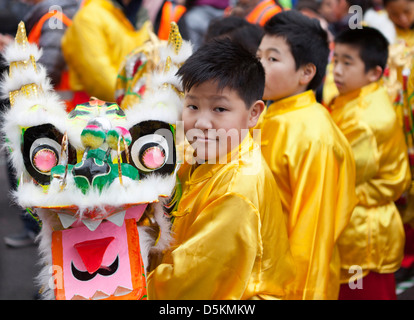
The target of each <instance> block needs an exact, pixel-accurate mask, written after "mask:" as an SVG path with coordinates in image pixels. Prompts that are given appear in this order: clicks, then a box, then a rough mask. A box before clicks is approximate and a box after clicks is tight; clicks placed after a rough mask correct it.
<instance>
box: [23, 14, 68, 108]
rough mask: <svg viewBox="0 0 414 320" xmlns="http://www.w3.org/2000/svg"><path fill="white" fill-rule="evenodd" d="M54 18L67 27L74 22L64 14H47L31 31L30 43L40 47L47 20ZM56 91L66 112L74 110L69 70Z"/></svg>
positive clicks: (65, 71)
mask: <svg viewBox="0 0 414 320" xmlns="http://www.w3.org/2000/svg"><path fill="white" fill-rule="evenodd" d="M52 17H53V18H56V19H58V20H60V21H62V22H63V23H64V24H65V26H66V27H69V26H70V25H72V20H71V19H69V18H68V17H67V16H66V15H64V14H63V12H58V11H56V10H53V11H50V12H47V13H46V14H44V15H43V16H42V18H40V20H39V21H38V22H37V23H36V24H35V25H34V26H33V28H32V30H31V31H30V33H29V36H28V37H27V39H28V41H29V42H30V43H36V44H37V45H39V41H40V36H41V35H42V28H43V25H44V24H45V22H46V21H47V20H49V19H50V18H52ZM55 90H56V92H57V93H58V94H59V95H60V96H61V97H62V99H63V100H64V101H65V104H66V110H67V111H70V110H72V109H73V107H74V105H73V92H72V91H71V90H70V85H69V72H68V70H64V71H63V72H62V75H61V78H60V81H59V84H57V85H56V87H55Z"/></svg>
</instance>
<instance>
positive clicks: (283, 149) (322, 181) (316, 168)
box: [257, 10, 356, 300]
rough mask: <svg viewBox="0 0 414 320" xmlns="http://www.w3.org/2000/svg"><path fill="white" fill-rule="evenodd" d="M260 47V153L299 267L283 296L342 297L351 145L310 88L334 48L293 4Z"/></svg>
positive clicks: (351, 200)
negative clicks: (263, 107)
mask: <svg viewBox="0 0 414 320" xmlns="http://www.w3.org/2000/svg"><path fill="white" fill-rule="evenodd" d="M264 28H265V36H264V37H263V39H262V42H261V44H260V46H259V49H258V52H257V55H258V57H259V58H260V59H261V62H262V64H263V66H264V68H265V72H266V85H265V90H264V95H263V99H264V100H271V101H274V102H273V103H272V104H271V105H270V106H269V108H268V109H267V111H266V114H265V115H264V117H263V121H262V122H261V123H260V125H259V127H258V128H259V129H261V139H262V153H263V155H264V157H265V159H266V162H267V163H268V165H269V167H270V169H271V170H272V172H273V175H274V177H275V179H276V183H277V186H278V187H279V193H280V196H281V200H282V207H283V211H284V212H285V214H286V215H287V217H288V236H289V242H290V247H291V251H292V255H293V258H294V260H295V263H296V269H297V275H296V279H295V280H294V282H292V283H291V284H289V285H288V287H287V295H286V297H285V298H286V299H306V300H310V299H337V298H338V293H339V272H340V262H339V252H338V248H337V240H338V238H339V235H340V234H341V233H342V231H343V230H344V228H345V226H346V225H347V224H348V222H349V219H350V216H351V213H352V210H353V208H354V207H355V204H356V197H355V164H354V160H353V157H352V150H351V148H350V145H349V143H348V142H347V140H346V138H345V137H344V135H343V134H342V133H341V131H340V130H339V128H338V127H337V126H336V125H335V123H334V122H333V120H332V118H331V117H330V115H329V112H328V111H327V110H326V109H325V108H324V107H323V106H322V105H321V104H319V103H317V102H316V98H315V94H314V92H313V91H312V90H316V88H317V87H318V86H319V85H320V83H321V81H322V78H323V76H324V73H325V69H326V64H327V60H328V54H329V48H328V39H327V34H326V32H325V31H324V30H323V29H322V28H321V26H320V24H319V22H318V21H317V20H316V19H310V18H308V17H306V16H304V15H302V14H301V13H299V12H297V11H294V10H290V11H286V12H281V13H279V14H277V15H276V16H274V17H273V18H272V19H270V20H269V21H268V22H267V24H266V25H265V27H264Z"/></svg>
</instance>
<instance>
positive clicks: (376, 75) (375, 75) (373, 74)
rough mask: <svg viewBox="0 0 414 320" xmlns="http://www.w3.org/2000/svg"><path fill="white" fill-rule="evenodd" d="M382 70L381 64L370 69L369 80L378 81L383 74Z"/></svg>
mask: <svg viewBox="0 0 414 320" xmlns="http://www.w3.org/2000/svg"><path fill="white" fill-rule="evenodd" d="M382 71H383V70H382V68H381V67H380V66H376V67H375V68H372V69H371V70H368V72H367V76H368V80H369V82H375V81H378V80H379V79H380V78H381V76H382Z"/></svg>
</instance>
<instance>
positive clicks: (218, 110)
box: [214, 107, 227, 112]
mask: <svg viewBox="0 0 414 320" xmlns="http://www.w3.org/2000/svg"><path fill="white" fill-rule="evenodd" d="M214 111H217V112H225V111H227V109H226V108H223V107H217V108H214Z"/></svg>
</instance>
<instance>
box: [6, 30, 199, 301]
mask: <svg viewBox="0 0 414 320" xmlns="http://www.w3.org/2000/svg"><path fill="white" fill-rule="evenodd" d="M40 55H41V51H40V50H39V48H38V47H37V46H36V45H35V44H31V43H29V42H28V41H27V37H26V32H25V26H24V24H23V23H20V24H19V27H18V32H17V35H16V39H15V41H14V43H12V44H10V45H9V46H8V47H7V48H6V50H5V52H4V58H5V60H6V61H7V62H8V64H9V71H8V73H7V74H5V75H4V77H3V81H2V92H3V96H4V97H8V98H9V99H10V105H11V107H10V109H9V110H7V111H6V112H5V114H4V115H3V127H2V133H3V136H4V143H3V144H4V145H5V146H6V147H7V148H8V149H9V151H10V155H11V161H12V164H13V167H14V169H15V173H16V176H17V178H18V188H17V190H16V191H15V192H14V194H13V198H14V200H15V202H16V203H17V204H18V205H20V206H22V207H23V208H26V209H27V211H28V212H29V213H31V214H32V215H33V216H35V217H37V218H38V219H39V221H40V223H41V226H42V227H41V232H40V234H39V237H38V238H39V249H40V255H41V259H42V263H43V265H44V267H43V269H42V270H41V272H40V274H39V275H38V277H37V280H38V282H39V283H40V285H41V287H42V289H41V293H42V298H45V299H54V298H56V299H146V272H147V271H148V269H149V267H150V259H149V255H150V252H151V253H152V252H154V251H155V252H156V251H157V250H158V251H162V250H164V249H165V248H166V247H167V246H168V244H169V241H170V233H169V232H170V223H171V219H170V214H169V213H170V212H171V211H172V210H173V209H174V205H175V204H176V202H177V199H179V195H180V188H179V183H177V178H176V172H177V169H178V165H179V163H178V162H179V161H177V152H176V135H175V131H176V123H177V121H179V120H180V114H181V108H182V99H183V94H182V92H181V87H180V81H179V79H177V77H176V76H175V74H176V71H177V70H178V68H179V66H180V65H181V64H182V63H183V62H184V61H185V60H186V58H188V57H189V56H190V55H191V45H190V44H189V43H187V42H185V41H182V39H181V36H180V34H179V32H178V28H177V26H176V25H175V24H174V23H173V24H172V28H171V33H170V38H169V41H168V43H167V42H165V43H161V42H159V41H158V39H156V37H152V39H151V41H149V42H148V43H145V44H144V45H142V46H141V47H139V48H137V49H136V50H135V51H134V52H132V53H131V54H130V55H129V56H128V57H127V58H126V59H125V61H124V64H123V66H122V68H121V71H120V73H119V76H118V82H117V97H116V101H117V102H105V101H101V100H99V99H95V98H92V99H91V100H90V101H88V102H86V103H83V104H79V105H77V106H76V107H75V108H74V109H73V110H72V111H70V112H67V111H66V107H65V104H64V102H62V101H61V99H60V98H59V96H58V95H57V94H56V93H55V92H54V91H53V88H52V86H51V84H50V80H49V79H48V77H47V75H46V70H45V68H44V67H43V66H41V65H40V64H38V63H37V61H38V59H39V57H40Z"/></svg>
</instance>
